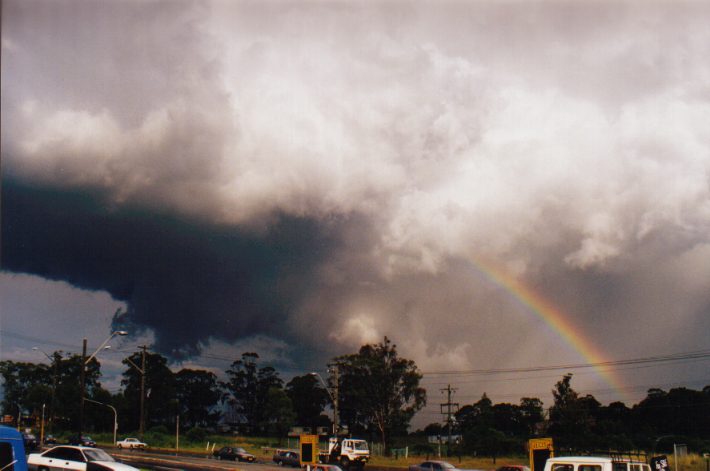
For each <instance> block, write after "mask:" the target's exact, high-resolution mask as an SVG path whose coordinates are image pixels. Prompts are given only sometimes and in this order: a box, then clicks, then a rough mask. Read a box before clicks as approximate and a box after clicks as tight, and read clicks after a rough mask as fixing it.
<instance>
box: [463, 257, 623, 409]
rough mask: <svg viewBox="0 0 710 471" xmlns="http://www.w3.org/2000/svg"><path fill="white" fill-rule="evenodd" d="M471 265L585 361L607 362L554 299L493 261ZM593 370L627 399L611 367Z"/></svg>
mask: <svg viewBox="0 0 710 471" xmlns="http://www.w3.org/2000/svg"><path fill="white" fill-rule="evenodd" d="M471 265H472V267H473V268H475V269H476V271H477V272H478V273H480V274H482V275H483V276H484V277H485V278H486V279H487V280H489V281H490V282H492V283H493V284H495V285H496V286H499V287H501V288H503V289H505V290H506V291H507V292H508V293H510V294H511V295H512V297H513V298H514V299H515V300H516V301H517V302H518V303H519V304H521V305H522V306H523V307H524V308H525V309H526V310H527V311H529V312H532V313H533V314H535V316H537V317H538V318H539V319H541V320H542V321H543V322H545V324H547V325H548V326H549V327H550V329H552V331H553V332H554V333H555V334H557V336H559V337H560V338H561V339H562V340H564V342H565V343H566V344H567V345H569V346H570V347H571V348H572V349H573V350H575V351H576V352H577V353H579V354H580V355H581V356H582V358H584V360H585V361H586V362H588V363H593V364H600V363H607V362H609V359H608V358H607V357H606V356H605V355H604V354H603V353H602V352H601V351H600V350H599V348H598V347H597V346H596V345H595V344H594V343H593V342H592V341H591V340H589V339H588V338H586V337H585V336H584V335H583V332H582V330H581V329H580V328H579V327H577V326H576V325H574V324H573V323H572V321H571V320H570V318H569V316H568V315H566V314H565V313H564V312H562V311H561V310H560V309H559V308H558V307H557V306H555V305H554V304H553V303H551V302H550V301H548V300H547V299H545V298H543V297H542V296H540V295H539V294H538V293H536V292H535V291H533V290H532V289H531V288H530V287H528V286H526V285H524V284H523V283H521V282H520V281H519V280H518V279H517V278H515V277H513V276H511V275H509V274H508V273H506V272H505V271H504V270H500V269H497V268H495V267H493V265H491V264H488V263H483V262H481V261H480V260H477V261H476V262H475V263H471ZM594 370H595V371H596V373H597V374H598V375H599V376H600V377H601V378H602V379H603V380H604V381H605V382H606V383H607V384H609V386H610V387H611V388H613V389H614V390H615V391H616V392H617V393H618V394H619V395H621V396H622V398H623V399H624V400H626V401H628V400H629V398H628V397H627V395H626V394H625V393H624V390H625V389H626V388H625V387H624V384H623V382H622V381H621V379H620V378H618V377H617V376H616V375H615V374H614V372H613V371H612V370H610V369H608V368H605V367H604V366H603V365H601V366H594Z"/></svg>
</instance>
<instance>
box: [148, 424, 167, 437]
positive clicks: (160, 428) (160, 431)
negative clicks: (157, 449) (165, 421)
mask: <svg viewBox="0 0 710 471" xmlns="http://www.w3.org/2000/svg"><path fill="white" fill-rule="evenodd" d="M148 433H154V434H156V435H170V430H168V427H166V426H165V425H156V426H154V427H151V428H149V429H148Z"/></svg>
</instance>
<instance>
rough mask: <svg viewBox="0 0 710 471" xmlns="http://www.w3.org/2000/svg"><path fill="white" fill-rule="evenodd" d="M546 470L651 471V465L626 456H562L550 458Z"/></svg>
mask: <svg viewBox="0 0 710 471" xmlns="http://www.w3.org/2000/svg"><path fill="white" fill-rule="evenodd" d="M545 471H651V467H650V466H649V465H648V464H646V463H644V462H642V461H633V460H631V459H626V458H614V457H597V456H560V457H553V458H548V460H547V462H546V463H545Z"/></svg>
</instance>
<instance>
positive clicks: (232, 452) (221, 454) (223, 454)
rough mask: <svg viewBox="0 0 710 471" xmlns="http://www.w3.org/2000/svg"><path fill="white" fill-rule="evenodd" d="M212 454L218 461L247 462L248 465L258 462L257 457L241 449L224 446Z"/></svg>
mask: <svg viewBox="0 0 710 471" xmlns="http://www.w3.org/2000/svg"><path fill="white" fill-rule="evenodd" d="M212 454H213V455H214V457H215V458H217V459H218V460H232V461H246V462H247V463H253V462H254V461H256V456H254V455H252V454H251V453H248V452H247V451H246V450H245V449H244V448H241V447H231V446H223V447H222V448H220V449H219V450H216V451H215V452H214V453H212Z"/></svg>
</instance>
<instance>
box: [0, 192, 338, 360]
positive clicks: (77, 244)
mask: <svg viewBox="0 0 710 471" xmlns="http://www.w3.org/2000/svg"><path fill="white" fill-rule="evenodd" d="M2 196H3V213H2V231H3V236H4V237H3V239H2V253H3V268H4V269H5V270H11V271H15V272H24V273H32V274H36V275H40V276H42V277H44V278H47V279H52V280H65V281H68V282H70V283H71V284H72V285H74V286H77V287H81V288H85V289H91V290H105V291H107V292H109V293H110V294H111V295H112V296H113V297H114V298H115V299H117V300H122V301H125V302H126V303H127V305H128V306H129V311H128V313H127V314H126V315H124V316H122V317H121V319H117V321H119V322H123V323H126V322H128V323H131V324H133V326H134V327H135V326H138V327H143V328H145V327H147V328H151V329H153V330H154V331H155V334H156V341H157V344H156V348H157V349H158V350H160V351H162V352H165V353H168V354H171V355H174V356H180V355H189V354H194V353H195V352H196V347H197V345H198V343H199V342H201V341H202V342H207V341H208V340H209V339H210V338H214V339H218V340H223V341H226V342H231V341H234V340H236V339H239V338H242V337H248V336H253V335H258V334H262V335H263V334H277V335H278V336H279V337H282V338H283V337H286V338H288V337H289V332H288V331H286V330H284V329H283V322H282V321H283V319H285V318H287V317H288V314H289V309H290V306H291V305H292V304H294V303H297V302H298V300H299V298H300V297H301V296H302V293H303V292H305V291H307V289H308V286H309V284H311V283H312V269H313V267H315V266H317V265H318V264H319V263H320V261H322V260H323V259H324V258H326V257H327V256H328V254H329V253H330V252H331V251H332V250H334V249H335V247H336V245H337V243H338V241H337V240H336V239H337V234H328V233H327V231H326V230H325V229H324V227H323V226H322V225H319V224H318V223H317V222H314V221H310V220H306V219H297V218H289V217H284V218H280V219H279V221H278V222H277V223H275V224H274V225H273V226H271V227H270V228H269V229H268V230H267V231H266V232H264V233H260V234H256V233H248V232H246V231H239V230H237V229H234V228H231V229H230V228H226V227H219V226H214V225H210V224H204V223H203V224H197V223H194V222H187V221H181V220H178V219H176V218H174V217H172V216H170V215H161V214H159V213H155V212H152V213H148V212H146V211H143V210H141V209H140V208H130V207H127V208H121V209H117V210H113V211H112V210H107V208H106V206H105V204H104V202H103V201H102V200H101V198H100V197H98V195H95V194H93V195H92V194H87V193H77V192H74V193H72V192H67V191H61V190H58V189H50V188H33V187H30V186H26V185H22V184H18V183H16V182H14V181H11V180H10V181H5V182H4V184H3V195H2ZM123 327H125V325H123Z"/></svg>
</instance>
